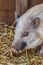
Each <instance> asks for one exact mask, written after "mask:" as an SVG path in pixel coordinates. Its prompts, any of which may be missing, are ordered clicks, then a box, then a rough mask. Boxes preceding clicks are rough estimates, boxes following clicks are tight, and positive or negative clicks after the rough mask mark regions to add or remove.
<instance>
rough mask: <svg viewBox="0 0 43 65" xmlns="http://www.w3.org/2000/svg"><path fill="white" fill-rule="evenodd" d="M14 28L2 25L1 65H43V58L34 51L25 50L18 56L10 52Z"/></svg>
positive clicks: (0, 35) (0, 36) (0, 40)
mask: <svg viewBox="0 0 43 65" xmlns="http://www.w3.org/2000/svg"><path fill="white" fill-rule="evenodd" d="M14 28H15V27H13V26H7V25H3V24H1V25H0V65H43V57H42V56H39V54H38V52H37V51H36V50H34V49H30V50H24V51H22V52H21V53H18V54H16V53H13V52H12V51H11V50H10V47H11V43H12V40H13V36H14V31H13V30H14Z"/></svg>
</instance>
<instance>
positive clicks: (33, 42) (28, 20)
mask: <svg viewBox="0 0 43 65" xmlns="http://www.w3.org/2000/svg"><path fill="white" fill-rule="evenodd" d="M41 44H43V4H40V5H36V6H34V7H33V8H31V9H30V10H28V11H27V12H26V13H25V14H24V15H22V16H21V17H20V18H19V19H18V20H17V25H16V29H15V36H14V40H13V42H12V50H14V49H15V50H17V51H20V50H23V49H30V48H36V47H37V46H39V45H41ZM42 47H43V46H42ZM40 53H41V51H40Z"/></svg>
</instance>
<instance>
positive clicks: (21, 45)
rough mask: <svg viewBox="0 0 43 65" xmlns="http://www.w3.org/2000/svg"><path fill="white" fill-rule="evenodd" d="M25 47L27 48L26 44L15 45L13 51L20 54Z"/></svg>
mask: <svg viewBox="0 0 43 65" xmlns="http://www.w3.org/2000/svg"><path fill="white" fill-rule="evenodd" d="M25 47H26V42H22V43H18V44H15V46H14V45H13V46H12V51H13V52H18V51H21V50H23V49H24V48H25ZM15 50H16V51H15Z"/></svg>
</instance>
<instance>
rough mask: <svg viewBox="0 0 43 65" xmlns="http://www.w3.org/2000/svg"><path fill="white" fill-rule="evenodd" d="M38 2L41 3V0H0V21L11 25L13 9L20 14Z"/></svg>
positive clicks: (42, 1)
mask: <svg viewBox="0 0 43 65" xmlns="http://www.w3.org/2000/svg"><path fill="white" fill-rule="evenodd" d="M21 1H23V2H21ZM40 3H43V0H0V22H4V23H6V24H9V25H12V24H13V23H14V21H15V11H17V12H18V13H19V15H20V16H21V15H22V14H23V13H24V12H26V11H27V10H28V9H29V8H31V7H33V6H34V5H36V4H40Z"/></svg>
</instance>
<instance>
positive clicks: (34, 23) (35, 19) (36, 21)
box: [31, 17, 40, 29]
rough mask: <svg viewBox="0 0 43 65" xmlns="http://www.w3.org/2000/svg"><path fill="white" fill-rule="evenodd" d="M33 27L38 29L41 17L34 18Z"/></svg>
mask: <svg viewBox="0 0 43 65" xmlns="http://www.w3.org/2000/svg"><path fill="white" fill-rule="evenodd" d="M31 25H32V27H33V28H35V29H37V27H38V26H39V25H40V18H39V17H36V18H33V19H32V21H31Z"/></svg>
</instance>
